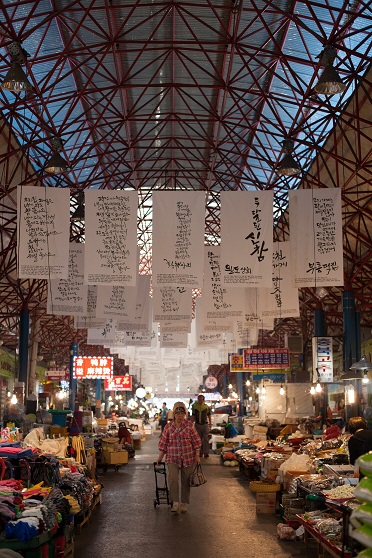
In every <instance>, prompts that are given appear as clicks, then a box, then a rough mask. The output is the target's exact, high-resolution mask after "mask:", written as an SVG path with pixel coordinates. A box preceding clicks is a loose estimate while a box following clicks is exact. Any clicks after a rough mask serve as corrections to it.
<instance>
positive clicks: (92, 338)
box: [87, 318, 115, 345]
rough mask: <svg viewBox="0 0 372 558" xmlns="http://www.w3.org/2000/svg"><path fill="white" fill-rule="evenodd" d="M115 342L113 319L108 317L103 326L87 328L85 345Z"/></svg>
mask: <svg viewBox="0 0 372 558" xmlns="http://www.w3.org/2000/svg"><path fill="white" fill-rule="evenodd" d="M114 342H115V320H113V319H111V318H109V319H108V320H106V324H105V326H104V327H100V328H94V327H92V328H88V333H87V345H107V344H111V345H112V344H113V343H114Z"/></svg>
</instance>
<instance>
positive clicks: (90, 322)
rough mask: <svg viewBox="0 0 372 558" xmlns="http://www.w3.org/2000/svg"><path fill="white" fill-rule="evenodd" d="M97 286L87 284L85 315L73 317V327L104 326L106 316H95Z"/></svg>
mask: <svg viewBox="0 0 372 558" xmlns="http://www.w3.org/2000/svg"><path fill="white" fill-rule="evenodd" d="M96 306H97V286H96V285H88V298H87V312H86V315H85V316H77V317H75V318H74V327H75V329H88V328H93V327H95V328H101V327H105V324H106V318H96Z"/></svg>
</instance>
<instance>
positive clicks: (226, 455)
mask: <svg viewBox="0 0 372 558" xmlns="http://www.w3.org/2000/svg"><path fill="white" fill-rule="evenodd" d="M221 459H222V461H223V464H224V465H225V467H236V466H238V465H239V462H238V456H237V455H235V453H234V452H232V451H223V452H221Z"/></svg>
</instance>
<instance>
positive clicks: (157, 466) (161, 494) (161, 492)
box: [154, 461, 172, 508]
mask: <svg viewBox="0 0 372 558" xmlns="http://www.w3.org/2000/svg"><path fill="white" fill-rule="evenodd" d="M154 472H155V487H156V498H154V508H156V506H160V504H167V505H168V506H170V505H171V504H172V502H171V501H170V499H169V490H168V483H167V469H166V467H165V463H156V461H155V462H154Z"/></svg>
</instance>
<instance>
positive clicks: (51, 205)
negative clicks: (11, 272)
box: [17, 186, 70, 279]
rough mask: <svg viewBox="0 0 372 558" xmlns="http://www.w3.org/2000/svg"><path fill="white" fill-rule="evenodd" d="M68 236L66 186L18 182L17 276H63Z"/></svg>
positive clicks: (36, 277)
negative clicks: (21, 183) (29, 184)
mask: <svg viewBox="0 0 372 558" xmlns="http://www.w3.org/2000/svg"><path fill="white" fill-rule="evenodd" d="M69 238H70V192H69V190H68V189H67V188H41V187H39V186H18V187H17V251H18V253H17V258H18V277H19V278H25V279H67V277H68V265H69V258H68V248H69Z"/></svg>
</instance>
